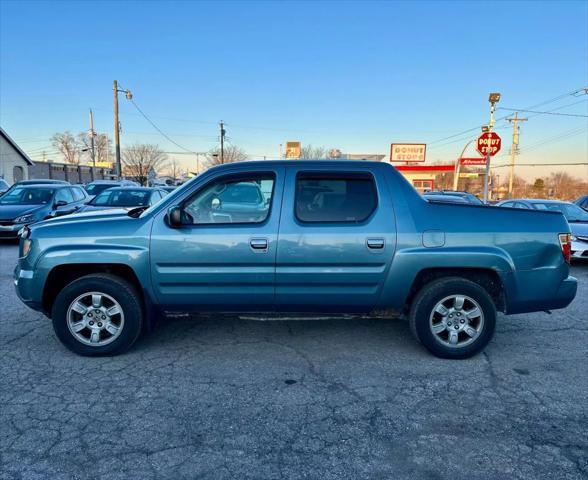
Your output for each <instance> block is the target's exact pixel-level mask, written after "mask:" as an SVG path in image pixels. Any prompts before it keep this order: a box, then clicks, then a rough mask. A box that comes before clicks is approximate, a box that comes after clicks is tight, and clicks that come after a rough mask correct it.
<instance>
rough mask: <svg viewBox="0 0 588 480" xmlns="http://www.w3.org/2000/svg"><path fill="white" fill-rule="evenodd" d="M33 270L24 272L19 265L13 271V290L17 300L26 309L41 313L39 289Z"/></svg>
mask: <svg viewBox="0 0 588 480" xmlns="http://www.w3.org/2000/svg"><path fill="white" fill-rule="evenodd" d="M36 282H37V279H36V278H35V272H34V271H33V270H24V269H22V268H21V267H20V265H19V264H17V265H16V268H15V269H14V288H15V290H16V294H17V295H18V298H20V300H21V301H22V302H23V303H24V304H25V305H26V306H28V307H30V308H32V309H33V310H37V311H39V312H41V311H43V305H42V301H41V299H40V298H39V287H38V285H37V283H36Z"/></svg>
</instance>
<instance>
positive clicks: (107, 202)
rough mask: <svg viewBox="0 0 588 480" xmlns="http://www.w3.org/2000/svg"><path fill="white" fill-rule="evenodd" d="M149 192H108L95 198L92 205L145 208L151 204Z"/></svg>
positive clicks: (127, 190)
mask: <svg viewBox="0 0 588 480" xmlns="http://www.w3.org/2000/svg"><path fill="white" fill-rule="evenodd" d="M150 193H151V192H149V191H146V190H133V189H130V188H128V189H124V190H106V191H104V192H102V193H101V194H99V195H97V196H95V197H94V198H93V199H92V201H91V202H90V203H89V204H90V205H101V206H108V207H143V206H145V205H148V204H149V196H150Z"/></svg>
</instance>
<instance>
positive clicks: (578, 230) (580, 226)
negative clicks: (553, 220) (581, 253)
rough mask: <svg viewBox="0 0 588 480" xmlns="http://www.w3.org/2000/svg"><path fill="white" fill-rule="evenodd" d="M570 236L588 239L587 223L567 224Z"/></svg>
mask: <svg viewBox="0 0 588 480" xmlns="http://www.w3.org/2000/svg"><path fill="white" fill-rule="evenodd" d="M568 223H569V225H570V230H571V231H572V234H574V235H576V236H577V237H588V222H568Z"/></svg>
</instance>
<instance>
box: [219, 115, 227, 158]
mask: <svg viewBox="0 0 588 480" xmlns="http://www.w3.org/2000/svg"><path fill="white" fill-rule="evenodd" d="M225 133H226V130H225V124H224V123H223V121H222V120H221V122H220V144H221V145H220V147H221V149H220V150H221V151H220V161H221V164H223V163H225Z"/></svg>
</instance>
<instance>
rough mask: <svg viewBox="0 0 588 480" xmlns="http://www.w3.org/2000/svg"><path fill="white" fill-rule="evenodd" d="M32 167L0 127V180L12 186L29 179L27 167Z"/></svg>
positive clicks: (26, 157) (31, 162)
mask: <svg viewBox="0 0 588 480" xmlns="http://www.w3.org/2000/svg"><path fill="white" fill-rule="evenodd" d="M31 165H34V163H33V161H32V160H31V159H30V158H29V156H28V155H27V154H26V153H25V152H23V151H22V149H21V148H20V147H19V146H18V145H17V144H16V143H15V141H14V140H12V138H10V137H9V136H8V134H7V133H6V132H5V131H4V129H3V128H2V127H0V178H3V179H4V180H6V181H7V182H8V184H9V185H12V184H13V183H15V182H19V181H21V180H27V179H28V178H29V166H31Z"/></svg>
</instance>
